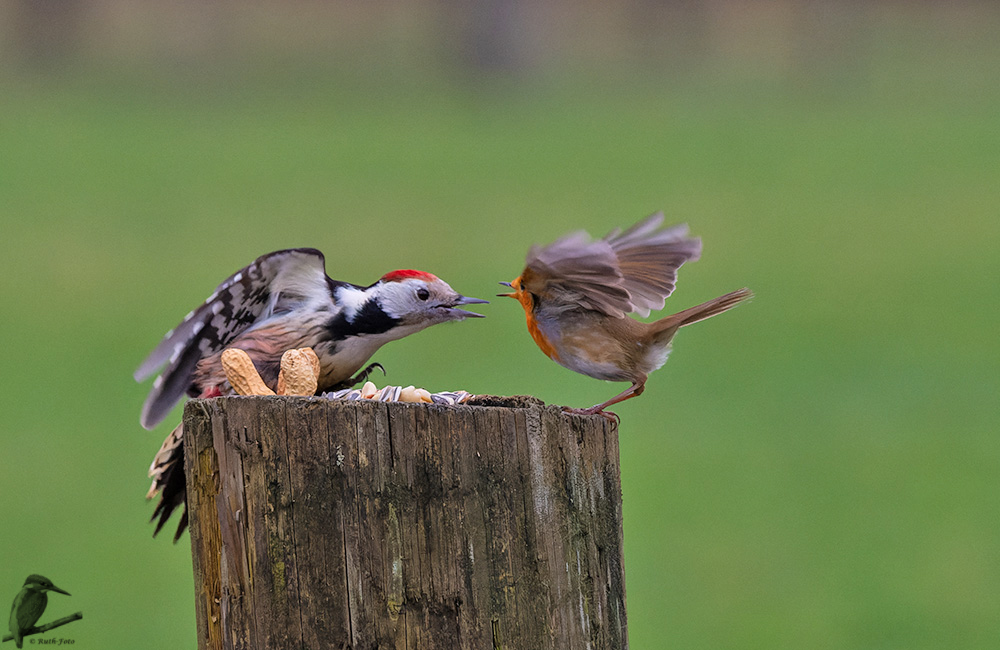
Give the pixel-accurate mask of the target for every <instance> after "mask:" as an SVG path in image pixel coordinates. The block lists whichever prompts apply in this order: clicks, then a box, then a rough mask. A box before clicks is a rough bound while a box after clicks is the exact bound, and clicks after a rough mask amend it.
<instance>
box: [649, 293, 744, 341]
mask: <svg viewBox="0 0 1000 650" xmlns="http://www.w3.org/2000/svg"><path fill="white" fill-rule="evenodd" d="M752 297H753V292H752V291H750V290H749V289H747V288H746V287H744V288H742V289H737V290H736V291H731V292H730V293H727V294H726V295H724V296H719V297H718V298H714V299H712V300H709V301H708V302H703V303H702V304H700V305H696V306H694V307H689V308H688V309H685V310H684V311H679V312H677V313H676V314H672V315H670V316H667V317H666V318H662V319H660V320H658V321H656V322H655V323H653V326H654V327H655V328H656V330H657V331H659V332H668V331H669V332H673V331H676V330H677V328H679V327H684V326H685V325H690V324H691V323H697V322H698V321H703V320H705V319H706V318H711V317H712V316H716V315H718V314H721V313H722V312H724V311H729V310H730V309H732V308H733V307H735V306H736V305H738V304H740V303H741V302H743V301H744V300H747V299H749V298H752ZM671 336H672V334H671Z"/></svg>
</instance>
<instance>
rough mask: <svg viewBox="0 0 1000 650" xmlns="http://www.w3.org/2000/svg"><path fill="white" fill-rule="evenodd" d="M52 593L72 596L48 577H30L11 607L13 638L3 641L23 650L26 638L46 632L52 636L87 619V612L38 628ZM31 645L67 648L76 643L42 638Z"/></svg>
mask: <svg viewBox="0 0 1000 650" xmlns="http://www.w3.org/2000/svg"><path fill="white" fill-rule="evenodd" d="M50 592H55V593H57V594H64V595H66V596H69V595H70V594H69V592H68V591H63V590H62V589H60V588H59V587H57V586H55V585H54V584H52V581H51V580H49V579H48V578H46V577H44V576H40V575H38V574H37V573H33V574H31V575H30V576H28V579H27V580H25V581H24V587H22V588H21V591H19V592H18V594H17V596H15V597H14V603H13V604H12V605H11V607H10V634H8V635H7V636H5V637H3V639H2V640H3V641H10V640H12V639H13V641H14V643H15V644H16V645H17V647H18V648H23V647H24V637H26V636H31V635H34V634H42V633H43V632H48V631H49V630H52V629H55V628H57V627H60V626H63V625H66V624H67V623H72V622H73V621H78V620H80V619H81V618H83V612H77V613H76V614H72V615H70V616H66V617H65V618H60V619H59V620H57V621H52V622H51V623H46V624H44V625H35V624H36V623H37V622H38V619H40V618H41V617H42V614H44V613H45V606H46V605H48V604H49V596H48V594H49V593H50ZM30 643H32V644H35V643H38V644H52V645H64V644H72V643H73V640H72V639H65V638H60V639H55V638H52V639H44V638H38V639H37V640H36V639H31V640H30Z"/></svg>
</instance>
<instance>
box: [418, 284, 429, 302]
mask: <svg viewBox="0 0 1000 650" xmlns="http://www.w3.org/2000/svg"><path fill="white" fill-rule="evenodd" d="M430 297H431V292H430V291H428V290H427V289H424V288H423V287H421V288H419V289H417V298H420V299H421V300H427V299H428V298H430Z"/></svg>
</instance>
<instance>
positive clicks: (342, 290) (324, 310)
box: [135, 248, 487, 541]
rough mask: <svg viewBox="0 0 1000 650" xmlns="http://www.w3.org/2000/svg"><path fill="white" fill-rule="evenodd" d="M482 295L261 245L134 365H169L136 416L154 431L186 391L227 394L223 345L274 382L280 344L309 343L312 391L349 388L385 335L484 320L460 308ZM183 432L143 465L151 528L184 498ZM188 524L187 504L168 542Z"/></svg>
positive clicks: (422, 276) (141, 372)
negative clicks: (151, 503)
mask: <svg viewBox="0 0 1000 650" xmlns="http://www.w3.org/2000/svg"><path fill="white" fill-rule="evenodd" d="M486 302H487V301H486V300H480V299H478V298H467V297H465V296H462V295H460V294H459V293H457V292H456V291H455V290H454V289H452V288H451V287H450V286H448V284H447V283H446V282H444V281H443V280H441V279H439V278H438V277H436V276H434V275H432V274H430V273H425V272H423V271H414V270H398V271H392V272H390V273H387V274H385V275H383V276H382V277H381V278H380V279H379V280H378V281H377V282H375V283H374V284H371V285H369V286H367V287H365V286H359V285H355V284H351V283H349V282H341V281H339V280H334V279H332V278H330V277H329V276H328V275H327V274H326V270H325V263H324V258H323V254H322V253H321V252H319V251H318V250H315V249H312V248H294V249H289V250H280V251H275V252H273V253H268V254H267V255H263V256H261V257H259V258H257V259H256V260H255V261H254V262H253V263H251V264H250V265H249V266H247V267H246V268H244V269H242V270H240V271H238V272H236V273H235V274H233V275H232V276H230V277H229V278H228V279H227V280H225V281H224V282H223V283H222V284H220V285H219V286H218V288H217V289H216V290H215V291H214V292H213V293H212V295H210V296H209V297H208V299H207V300H205V302H204V303H202V304H201V306H200V307H198V308H197V309H195V310H194V311H192V312H191V313H189V314H188V315H187V316H185V317H184V320H182V321H181V323H180V324H179V325H178V326H177V327H176V328H174V329H173V330H171V331H170V332H167V334H166V336H165V337H164V338H163V340H162V341H161V342H160V344H159V345H158V346H157V347H156V349H154V350H153V352H152V353H150V355H149V357H148V358H147V359H146V360H145V361H144V362H143V363H142V365H140V366H139V368H138V369H137V370H136V371H135V379H136V381H143V380H144V379H146V378H147V377H149V376H150V375H152V374H153V373H155V372H156V370H157V368H159V367H160V366H161V365H163V364H166V366H165V368H164V369H163V371H162V372H161V373H160V375H159V376H158V377H157V378H156V379H155V380H154V381H153V388H152V390H151V391H150V393H149V396H148V397H147V398H146V402H145V404H144V405H143V408H142V416H141V419H140V422H141V424H142V426H143V427H145V428H147V429H152V428H153V427H155V426H156V425H157V424H158V423H159V422H160V421H162V420H163V418H164V417H166V415H167V413H169V411H170V409H171V408H173V406H174V405H175V404H176V403H177V401H178V400H180V399H181V398H182V397H183V396H184V395H185V394H187V395H188V396H191V397H217V396H220V395H232V394H234V393H233V390H232V387H231V386H230V385H229V382H228V381H227V380H226V375H225V372H224V371H223V369H222V363H221V361H220V357H221V356H222V352H223V350H224V349H226V348H231V347H232V348H240V349H242V350H244V351H246V353H247V354H248V355H249V356H250V358H251V360H253V362H254V365H255V366H256V367H257V370H258V371H259V372H260V375H261V378H262V379H263V380H264V383H266V384H267V385H268V386H269V387H270V388H271V389H272V390H273V389H275V387H276V384H277V379H278V372H279V370H280V364H281V355H282V354H283V353H284V352H285V351H286V350H290V349H295V348H303V347H311V348H312V349H313V350H314V351H315V352H316V355H317V356H318V357H319V360H320V376H319V388H318V390H317V394H319V393H321V392H325V391H330V390H336V389H340V388H347V387H350V386H353V385H354V384H356V383H358V382H359V381H363V380H364V379H365V378H366V377H367V376H368V374H369V373H370V372H371V371H372V370H373V369H374V368H376V367H378V368H381V365H380V364H377V363H373V364H371V365H369V366H368V367H366V368H365V369H364V370H361V368H362V366H364V364H365V362H366V361H368V359H369V358H371V356H372V355H373V354H374V353H375V351H376V350H378V349H379V348H380V347H382V346H383V345H384V344H386V343H388V342H389V341H395V340H397V339H401V338H403V337H404V336H409V335H410V334H413V333H415V332H419V331H420V330H422V329H425V328H427V327H430V326H431V325H435V324H437V323H444V322H448V321H458V320H463V319H465V318H469V317H475V318H482V315H481V314H477V313H474V312H470V311H464V310H462V309H459V307H460V306H462V305H469V304H475V303H486ZM359 371H360V372H359ZM383 371H384V369H383ZM355 373H357V374H355ZM183 439H184V434H183V429H182V427H181V426H180V425H178V426H177V428H175V429H174V430H173V431H172V432H171V434H170V435H169V436H168V437H167V439H166V440H165V441H164V443H163V446H162V447H161V448H160V451H159V452H158V453H157V454H156V458H154V460H153V464H152V465H151V466H150V469H149V476H150V478H152V479H153V483H152V485H151V486H150V489H149V493H148V494H147V495H146V496H147V498H153V497H155V496H156V495H157V494H158V493H159V494H160V495H161V496H160V501H159V503H157V505H156V509H155V510H154V512H153V517H152V520H157V524H156V529H155V531H154V532H153V535H154V536H155V535H156V534H157V533H159V531H160V529H161V528H162V527H163V525H164V524H165V523H166V522H167V520H168V519H169V518H170V515H171V513H172V512H173V511H174V510H175V509H176V508H177V507H178V506H180V505H181V504H182V503H185V497H186V493H185V485H184V469H183V460H184V451H183ZM186 525H187V508H186V505H185V511H184V513H183V515H182V516H181V520H180V522H179V524H178V527H177V533H176V534H175V536H174V541H177V539H179V538H180V535H181V533H183V532H184V528H185V527H186Z"/></svg>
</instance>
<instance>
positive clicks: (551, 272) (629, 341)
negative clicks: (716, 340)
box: [498, 212, 753, 418]
mask: <svg viewBox="0 0 1000 650" xmlns="http://www.w3.org/2000/svg"><path fill="white" fill-rule="evenodd" d="M662 224H663V213H662V212H658V213H656V214H654V215H651V216H649V217H647V218H646V219H643V220H642V221H640V222H639V223H637V224H635V225H634V226H632V227H631V228H629V229H628V230H626V231H624V232H622V231H621V229H616V230H613V231H612V232H610V233H608V235H607V236H606V237H604V238H603V239H599V240H596V241H593V240H592V238H591V237H590V235H588V234H587V233H586V232H584V231H577V232H574V233H570V234H569V235H566V236H565V237H562V238H561V239H558V240H556V241H555V242H553V243H552V244H549V245H548V246H545V247H539V246H533V247H532V248H531V250H529V251H528V256H527V260H526V265H525V268H524V270H523V271H522V272H521V275H520V276H518V277H517V278H516V279H515V280H514V281H513V282H509V283H508V282H501V284H503V285H506V286H509V287H510V288H512V289H513V290H514V291H513V292H512V293H503V294H498V295H500V296H506V297H510V298H515V299H517V300H518V301H519V302H520V303H521V306H522V307H524V312H525V315H526V317H527V323H528V332H529V333H530V334H531V338H533V339H534V340H535V343H536V344H537V345H538V347H539V348H540V349H541V350H542V352H544V353H545V354H546V355H547V356H548V357H549V358H550V359H552V360H553V361H555V362H556V363H558V364H559V365H561V366H563V367H565V368H569V369H570V370H574V371H576V372H579V373H581V374H584V375H587V376H588V377H594V378H595V379H603V380H605V381H627V382H631V384H632V385H631V386H629V387H628V388H627V389H625V390H624V391H622V392H621V393H620V394H618V395H615V396H614V397H612V398H611V399H609V400H608V401H606V402H602V403H601V404H596V405H594V406H591V407H590V408H586V409H572V408H566V409H564V410H566V411H568V412H571V413H579V414H582V415H594V414H602V415H605V416H610V417H612V418H617V416H616V415H614V414H613V413H610V412H606V411H605V410H604V409H606V408H607V407H609V406H611V405H613V404H617V403H619V402H622V401H625V400H627V399H630V398H632V397H638V396H639V395H641V394H642V392H643V390H644V389H645V386H646V378H647V377H648V376H649V373H651V372H653V371H654V370H656V369H658V368H660V367H661V366H662V365H663V364H664V363H665V362H666V360H667V354H668V353H669V352H670V342H671V340H672V339H673V338H674V334H676V333H677V330H678V329H680V328H681V327H684V326H685V325H690V324H691V323H697V322H698V321H701V320H705V319H706V318H709V317H711V316H715V315H716V314H721V313H722V312H724V311H727V310H729V309H732V308H733V307H735V306H736V305H737V304H739V303H740V302H742V301H744V300H746V299H747V298H750V297H751V296H752V295H753V294H752V293H751V292H750V290H749V289H745V288H744V289H739V290H737V291H733V292H732V293H727V294H726V295H724V296H720V297H718V298H716V299H714V300H709V301H708V302H706V303H704V304H701V305H698V306H696V307H691V308H689V309H685V310H684V311H681V312H678V313H676V314H673V315H672V316H667V317H666V318H661V319H660V320H657V321H654V322H652V323H642V322H639V321H637V320H634V319H632V318H629V317H627V316H626V314H629V313H633V312H634V313H636V314H638V315H640V316H642V317H645V316H648V315H649V313H650V311H651V310H660V309H663V306H664V301H665V299H666V298H667V296H669V295H670V294H671V293H672V292H673V290H674V285H675V283H676V282H677V269H679V268H680V267H681V265H682V264H684V263H685V262H688V261H692V262H693V261H695V260H697V259H698V257H699V256H700V255H701V240H700V239H698V238H694V237H689V236H688V228H687V226H686V225H684V224H682V225H677V226H673V227H671V228H662V229H661V226H662Z"/></svg>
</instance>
